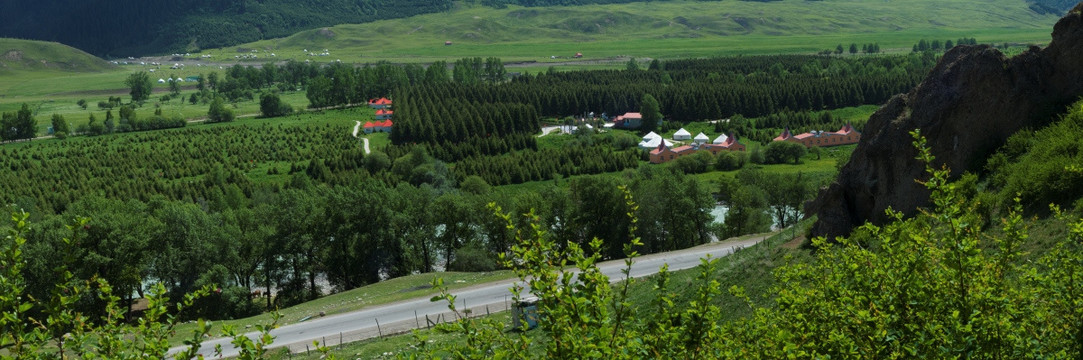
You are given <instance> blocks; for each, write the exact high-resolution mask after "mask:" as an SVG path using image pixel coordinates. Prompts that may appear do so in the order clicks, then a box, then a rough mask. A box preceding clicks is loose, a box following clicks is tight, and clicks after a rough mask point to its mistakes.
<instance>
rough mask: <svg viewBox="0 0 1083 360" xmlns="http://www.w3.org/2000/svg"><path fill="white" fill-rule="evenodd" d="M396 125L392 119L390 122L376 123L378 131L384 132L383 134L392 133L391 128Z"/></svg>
mask: <svg viewBox="0 0 1083 360" xmlns="http://www.w3.org/2000/svg"><path fill="white" fill-rule="evenodd" d="M394 125H395V124H394V123H392V122H391V120H390V119H389V120H384V121H383V122H380V121H377V122H376V126H377V130H376V131H383V132H387V133H389V132H391V127H392V126H394Z"/></svg>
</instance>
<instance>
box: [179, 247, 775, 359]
mask: <svg viewBox="0 0 1083 360" xmlns="http://www.w3.org/2000/svg"><path fill="white" fill-rule="evenodd" d="M765 237H766V236H755V237H753V238H745V239H733V240H727V241H723V242H716V243H711V244H706V245H702V246H698V247H694V248H691V249H685V250H680V251H672V252H668V253H662V254H652V255H647V256H643V257H640V258H638V259H636V261H635V264H633V265H632V271H631V276H632V277H643V276H647V275H651V274H654V273H656V272H657V271H658V268H659V267H661V266H662V265H663V264H669V268H670V270H681V269H688V268H693V267H696V266H697V265H699V263H700V259H701V258H703V257H705V256H707V255H711V256H712V257H715V258H717V257H722V256H726V255H729V254H731V253H733V251H734V249H740V248H746V247H749V246H752V245H755V244H757V243H759V242H760V241H761V240H763V239H764V238H765ZM599 267H600V268H601V269H602V272H603V273H605V274H606V275H607V276H609V278H610V279H613V280H614V281H616V280H621V279H622V278H623V275H622V274H621V273H620V270H621V269H622V268H623V267H624V264H623V260H616V261H607V262H604V263H601V264H599ZM515 282H516V281H515V280H505V281H498V282H493V283H488V284H481V285H477V286H473V287H470V288H466V289H460V290H457V291H453V292H452V293H453V294H454V295H456V296H457V297H458V300H459V301H460V302H462V303H460V304H458V305H459V309H460V310H462V309H464V308H469V309H471V310H472V311H473V313H474V314H485V313H491V312H498V311H504V310H506V309H507V307H508V302H510V299H511V292H510V291H509V289H510V288H511V286H512V284H513V283H515ZM426 316H427V317H428V319H431V320H434V321H436V320H437V319H445V320H446V319H448V318H449V317H450V316H451V314H449V312H448V308H447V304H446V303H444V302H437V303H433V302H430V301H429V298H427V297H425V298H416V299H412V300H404V301H401V302H397V303H392V304H386V305H381V306H377V307H372V308H368V309H363V310H359V311H355V312H351V313H346V314H338V315H332V316H327V317H324V318H318V319H315V320H310V321H307V322H302V323H296V324H291V325H288V326H283V327H280V328H278V329H275V330H273V331H271V335H274V336H275V341H274V344H273V346H274V347H282V346H289V347H290V348H291V349H292V350H293V351H304V350H305V349H306V344H309V345H310V344H312V342H313V341H319V342H320V343H321V344H327V345H337V344H338V343H339V342H340V341H342V342H349V341H356V340H361V339H367V338H372V337H376V336H379V334H380V333H384V334H388V333H395V332H403V331H407V330H410V329H414V328H417V327H419V326H420V327H424V326H425V324H426ZM377 321H378V323H377ZM247 335H248V336H249V337H255V335H257V334H256V333H249V334H247ZM215 345H221V346H222V349H223V355H224V356H225V357H231V356H236V355H237V352H236V350H235V349H234V348H233V347H232V345H230V339H225V338H221V339H213V340H208V341H205V342H203V344H202V347H201V348H200V353H201V354H203V355H205V356H207V357H210V356H211V355H213V354H214V347H215ZM179 349H180V348H179V347H178V348H174V349H171V351H170V352H173V351H176V350H179Z"/></svg>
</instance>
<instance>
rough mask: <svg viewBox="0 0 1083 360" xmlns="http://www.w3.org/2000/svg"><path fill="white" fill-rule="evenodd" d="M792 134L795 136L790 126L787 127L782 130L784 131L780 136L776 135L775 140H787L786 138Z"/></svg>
mask: <svg viewBox="0 0 1083 360" xmlns="http://www.w3.org/2000/svg"><path fill="white" fill-rule="evenodd" d="M791 136H793V134H790V128H789V127H787V128H786V129H785V130H782V133H781V134H779V135H778V137H776V138H775V140H774V141H782V140H786V139H789V138H790V137H791Z"/></svg>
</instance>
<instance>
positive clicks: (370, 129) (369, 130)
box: [361, 121, 378, 134]
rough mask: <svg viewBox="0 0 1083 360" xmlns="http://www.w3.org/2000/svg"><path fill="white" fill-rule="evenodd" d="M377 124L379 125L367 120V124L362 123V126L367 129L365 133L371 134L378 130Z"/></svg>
mask: <svg viewBox="0 0 1083 360" xmlns="http://www.w3.org/2000/svg"><path fill="white" fill-rule="evenodd" d="M377 126H378V125H376V123H373V122H371V121H366V122H365V125H361V128H362V129H365V133H366V134H371V133H373V132H376V131H377V130H376V127H377Z"/></svg>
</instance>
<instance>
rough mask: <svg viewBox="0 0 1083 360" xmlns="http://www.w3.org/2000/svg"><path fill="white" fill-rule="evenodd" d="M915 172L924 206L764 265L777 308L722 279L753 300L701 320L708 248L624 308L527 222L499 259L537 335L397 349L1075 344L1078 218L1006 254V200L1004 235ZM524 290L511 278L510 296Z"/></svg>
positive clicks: (601, 278) (759, 349) (980, 348)
mask: <svg viewBox="0 0 1083 360" xmlns="http://www.w3.org/2000/svg"><path fill="white" fill-rule="evenodd" d="M915 137H916V138H917V139H918V140H917V141H916V142H915V145H916V146H918V147H919V148H920V149H921V150H922V151H921V154H922V155H921V156H920V160H922V161H924V162H925V163H926V164H930V163H932V161H933V157H932V155H930V154H929V152H928V150H927V149H925V142H924V139H922V138H920V136H918V135H917V133H915ZM927 170H928V174H929V179H928V180H925V181H924V182H923V183H924V184H925V185H926V186H927V187H928V188H929V189H930V190H931V191H932V195H931V199H932V201H933V203H934V204H935V208H934V209H931V210H927V211H924V212H922V213H920V214H919V215H918V216H916V217H914V218H912V219H906V220H904V219H902V216H901V214H899V213H896V212H890V215H891V216H893V217H894V218H895V219H896V220H895V221H894V222H893V223H891V224H889V225H887V226H884V227H877V226H873V225H866V226H864V227H863V229H862V231H860V232H859V233H858V235H855V236H854V237H852V238H849V239H839V240H838V242H837V243H830V242H827V241H825V240H824V239H822V238H820V239H816V240H814V241H813V243H814V246H816V247H817V251H818V252H819V256H818V257H817V259H816V260H814V261H813V262H811V263H795V264H790V265H787V266H783V267H781V268H779V269H778V270H777V271H776V274H775V275H776V277H777V278H778V284H777V286H776V287H775V289H774V291H773V293H776V294H777V296H776V297H775V302H774V303H775V304H776V305H773V306H765V307H759V306H758V305H755V302H753V301H752V299H751V298H749V296H747V295H746V294H745V292H744V291H743V290H742V289H741V288H738V287H731V288H730V289H729V295H730V296H732V297H733V298H736V299H739V300H743V301H744V302H746V303H747V304H748V305H749V306H750V307H752V308H754V311H753V313H752V315H750V316H748V317H746V318H744V319H740V320H737V321H732V322H726V323H719V322H717V321H716V320H715V319H717V318H718V317H719V311H720V310H719V308H718V307H717V306H716V305H713V304H714V303H715V301H717V299H719V298H722V297H724V296H725V295H723V291H722V290H721V287H722V286H721V284H720V283H719V282H718V281H716V280H714V279H712V278H711V277H710V276H709V274H711V272H712V271H711V268H712V266H714V262H713V261H712V260H709V259H706V260H704V261H703V263H702V264H701V266H700V272H701V276H700V285H699V287H698V290H697V291H696V292H695V293H696V296H695V297H694V299H693V300H692V301H691V302H690V303H689V304H688V305H687V306H684V307H678V306H676V305H675V304H674V301H673V297H674V296H673V291H672V290H670V289H669V284H668V279H669V276H668V274H667V272H666V271H665V268H663V269H662V270H663V271H662V272H661V274H660V275H659V276H657V277H656V280H655V282H656V285H655V287H654V296H655V300H654V301H653V302H652V306H651V307H650V308H649V311H640V312H637V311H636V310H635V308H634V307H631V306H629V302H628V293H627V291H626V289H627V282H625V283H621V285H617V286H613V285H610V282H609V279H608V278H607V277H606V276H605V275H603V274H601V273H600V272H599V271H598V268H597V266H596V265H595V263H596V262H597V261H598V256H597V255H594V256H587V255H585V254H587V253H589V252H586V251H584V250H583V249H582V248H580V247H579V246H578V245H576V244H574V243H569V244H567V245H563V244H559V243H558V242H556V241H554V240H553V239H551V238H550V237H549V236H548V235H547V234H546V232H545V231H544V230H543V229H542V228H541V227H538V226H536V225H535V226H533V227H532V228H531V229H522V228H520V229H518V230H517V239H518V240H519V244H518V245H517V246H515V247H514V248H513V253H514V255H515V257H514V260H511V261H509V265H511V266H514V268H515V270H516V272H517V274H518V275H519V276H520V277H521V279H522V281H523V282H524V283H528V284H529V285H530V287H531V290H530V294H531V295H533V296H535V297H537V298H538V299H539V302H538V304H539V313H540V316H541V321H540V322H539V323H540V326H541V330H540V331H541V334H540V336H536V337H533V338H531V337H528V336H526V335H525V334H510V335H507V334H504V333H503V332H502V331H503V326H502V324H499V323H495V322H492V321H486V320H484V319H482V320H478V319H469V318H467V319H464V320H461V321H459V322H456V323H453V324H450V325H446V326H445V327H444V330H446V331H452V332H458V333H461V334H462V335H463V336H464V337H465V339H464V341H462V342H459V343H456V344H451V345H445V346H441V347H440V348H438V349H434V348H426V347H425V345H426V342H425V341H424V340H425V339H424V337H423V336H420V335H417V337H418V338H419V340H421V342H420V346H421V348H420V350H419V352H418V353H416V354H412V355H410V357H419V358H435V357H454V358H482V357H485V358H490V357H491V358H535V357H538V356H539V354H533V353H530V352H529V351H528V349H530V348H532V347H533V348H538V347H541V348H544V352H545V354H544V355H545V357H547V358H562V359H563V358H580V359H581V358H604V359H613V358H645V357H655V358H741V359H747V358H753V359H780V358H827V357H830V358H869V359H895V358H1057V359H1067V358H1078V357H1079V356H1081V355H1083V345H1081V344H1083V342H1081V340H1083V289H1080V288H1079V287H1078V286H1077V285H1078V284H1077V282H1076V279H1077V278H1078V277H1079V276H1080V275H1081V274H1083V246H1081V245H1083V244H1081V242H1083V220H1070V221H1069V223H1070V225H1069V227H1070V228H1069V230H1070V235H1069V236H1067V237H1066V238H1063V239H1061V240H1060V241H1059V243H1058V244H1056V245H1055V246H1054V247H1053V248H1052V249H1050V250H1049V252H1048V253H1047V254H1046V255H1045V256H1043V257H1042V258H1041V260H1040V261H1038V262H1036V263H1031V262H1023V261H1019V259H1020V257H1021V256H1023V255H1025V254H1024V253H1022V252H1021V250H1020V246H1021V245H1022V244H1023V243H1024V242H1026V240H1027V238H1028V234H1027V231H1028V230H1027V225H1026V224H1025V222H1024V219H1023V217H1022V216H1021V215H1020V211H1021V210H1020V206H1018V205H1016V206H1015V207H1014V208H1013V210H1012V211H1010V212H1009V214H1008V216H1007V217H1006V218H1004V219H1002V232H999V233H997V235H990V234H988V233H983V232H982V228H983V226H985V225H986V219H983V218H982V216H981V215H979V213H978V212H976V211H975V206H974V204H975V203H974V202H971V201H970V200H969V199H967V198H966V197H965V196H963V193H962V190H961V187H958V186H955V185H954V184H950V183H948V181H947V179H948V174H949V172H948V170H947V169H939V170H938V169H935V168H933V167H932V166H928V167H927ZM632 206H634V205H632ZM1054 210H1055V212H1056V213H1057V214H1058V216H1061V217H1062V218H1063V219H1065V220H1068V219H1067V216H1066V215H1063V214H1061V213H1060V212H1059V210H1057V209H1056V208H1055V209H1054ZM498 211H499V210H498ZM503 217H504V219H505V220H506V221H508V224H509V227H514V226H513V225H512V224H511V222H510V221H509V220H508V219H510V217H509V216H507V215H503ZM528 217H532V215H528ZM633 223H634V221H633ZM599 245H600V242H599V241H595V242H593V243H591V245H590V246H591V247H597V246H599ZM635 245H638V241H633V242H632V243H630V244H629V245H628V246H626V247H625V249H624V250H625V252H626V254H628V255H629V257H634V256H635V255H636V252H635V250H634V246H635ZM596 253H597V252H596V251H595V254H596ZM628 264H629V266H630V264H631V260H628ZM570 265H574V266H575V267H576V268H577V269H578V274H577V275H576V276H574V277H573V276H572V272H571V271H567V270H562V269H564V267H565V266H570ZM625 273H626V274H627V270H626V271H625ZM434 285H436V286H440V285H442V284H440V283H439V282H437V283H435V284H434ZM522 290H523V289H522V288H516V289H514V291H515V293H516V299H517V300H518V299H519V298H522V297H523V296H524V294H522ZM440 299H443V300H446V301H448V303H449V307H450V308H451V309H452V310H455V307H454V303H455V302H454V300H455V299H454V296H451V295H449V294H447V293H446V292H445V293H444V296H442V297H436V298H434V300H440ZM531 342H537V343H539V344H534V345H532V344H531Z"/></svg>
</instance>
